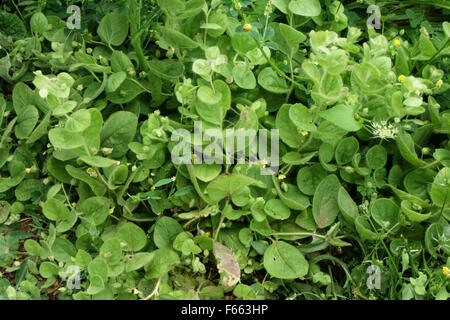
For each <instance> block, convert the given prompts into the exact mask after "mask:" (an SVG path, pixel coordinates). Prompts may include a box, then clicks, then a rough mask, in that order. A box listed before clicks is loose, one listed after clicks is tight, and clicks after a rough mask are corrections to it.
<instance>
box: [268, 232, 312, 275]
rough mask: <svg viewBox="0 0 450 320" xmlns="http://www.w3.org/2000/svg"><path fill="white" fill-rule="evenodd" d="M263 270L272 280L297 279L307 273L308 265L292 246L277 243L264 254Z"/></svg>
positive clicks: (280, 242)
mask: <svg viewBox="0 0 450 320" xmlns="http://www.w3.org/2000/svg"><path fill="white" fill-rule="evenodd" d="M264 268H265V269H266V270H267V272H268V273H269V274H270V275H271V276H272V277H274V278H279V279H297V278H302V277H304V276H305V275H306V274H307V273H308V269H309V265H308V261H306V259H305V257H304V256H303V254H302V253H300V251H299V250H297V249H296V248H295V247H294V246H292V245H290V244H288V243H286V242H283V241H277V242H275V243H273V244H271V245H270V246H269V247H268V248H267V249H266V251H265V252H264Z"/></svg>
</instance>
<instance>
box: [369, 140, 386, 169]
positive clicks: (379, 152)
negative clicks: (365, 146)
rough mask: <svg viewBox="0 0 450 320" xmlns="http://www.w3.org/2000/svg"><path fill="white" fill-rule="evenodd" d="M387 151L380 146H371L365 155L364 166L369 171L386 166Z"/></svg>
mask: <svg viewBox="0 0 450 320" xmlns="http://www.w3.org/2000/svg"><path fill="white" fill-rule="evenodd" d="M386 162H387V151H386V149H385V148H384V147H383V146H381V145H376V146H373V147H372V148H370V149H369V151H367V153H366V164H367V167H368V168H370V169H375V170H376V169H381V168H383V167H384V166H385V165H386Z"/></svg>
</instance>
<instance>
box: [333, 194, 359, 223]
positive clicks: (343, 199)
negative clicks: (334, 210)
mask: <svg viewBox="0 0 450 320" xmlns="http://www.w3.org/2000/svg"><path fill="white" fill-rule="evenodd" d="M337 200H338V206H339V210H340V211H341V213H342V216H343V217H344V219H345V220H346V221H347V222H349V223H350V224H354V223H355V219H356V218H357V217H358V215H359V210H358V206H357V205H356V203H355V201H353V199H352V197H351V196H350V195H349V194H348V192H347V190H345V188H343V187H340V188H339V191H338V197H337Z"/></svg>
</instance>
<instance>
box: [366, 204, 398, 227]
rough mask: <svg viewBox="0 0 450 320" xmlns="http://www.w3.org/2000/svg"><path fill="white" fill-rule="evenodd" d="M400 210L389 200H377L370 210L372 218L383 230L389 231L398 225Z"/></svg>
mask: <svg viewBox="0 0 450 320" xmlns="http://www.w3.org/2000/svg"><path fill="white" fill-rule="evenodd" d="M399 213H400V208H399V207H398V206H397V204H396V203H395V202H394V201H392V200H391V199H386V198H378V199H377V200H376V201H375V202H374V204H373V205H372V208H371V215H372V218H373V219H374V220H375V221H376V222H377V223H378V224H379V225H380V226H381V227H382V228H384V229H386V230H389V229H391V228H393V227H394V225H395V224H397V223H398V219H399Z"/></svg>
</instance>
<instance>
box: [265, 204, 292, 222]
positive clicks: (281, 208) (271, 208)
mask: <svg viewBox="0 0 450 320" xmlns="http://www.w3.org/2000/svg"><path fill="white" fill-rule="evenodd" d="M264 211H265V213H266V214H267V215H268V216H270V217H272V218H274V219H276V220H286V219H287V218H289V216H290V215H291V210H290V209H289V207H287V206H286V205H285V204H284V203H283V202H282V201H281V200H279V199H270V200H269V201H267V202H266V205H265V206H264Z"/></svg>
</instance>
